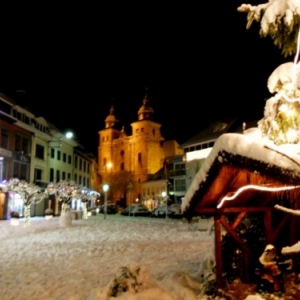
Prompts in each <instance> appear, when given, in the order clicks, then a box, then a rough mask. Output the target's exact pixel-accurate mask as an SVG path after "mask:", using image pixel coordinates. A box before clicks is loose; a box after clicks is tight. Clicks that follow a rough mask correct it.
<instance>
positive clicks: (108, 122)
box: [105, 105, 119, 128]
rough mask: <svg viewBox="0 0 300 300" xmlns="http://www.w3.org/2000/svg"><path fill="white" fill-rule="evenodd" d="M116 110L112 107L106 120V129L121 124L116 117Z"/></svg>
mask: <svg viewBox="0 0 300 300" xmlns="http://www.w3.org/2000/svg"><path fill="white" fill-rule="evenodd" d="M114 113H115V109H114V107H113V105H112V106H111V108H110V110H109V115H108V116H107V117H106V119H105V128H111V127H113V126H114V125H115V123H117V122H119V120H117V118H116V117H115V114H114Z"/></svg>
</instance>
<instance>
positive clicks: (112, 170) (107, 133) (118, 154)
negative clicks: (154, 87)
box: [98, 95, 182, 204]
mask: <svg viewBox="0 0 300 300" xmlns="http://www.w3.org/2000/svg"><path fill="white" fill-rule="evenodd" d="M118 123H119V120H118V119H117V118H116V117H115V114H114V108H113V107H112V108H111V109H110V113H109V115H108V116H107V118H106V119H105V128H104V129H102V130H100V131H99V147H98V171H99V174H100V176H101V179H102V182H103V183H104V182H105V183H108V184H109V185H110V187H111V189H110V194H109V196H110V198H111V200H112V201H113V202H115V201H117V200H119V199H124V198H126V195H127V194H130V198H131V199H134V201H135V202H142V183H143V182H145V181H147V179H148V176H149V175H150V174H155V173H156V172H157V171H158V170H160V169H161V168H162V167H163V163H164V160H165V158H166V157H168V156H172V155H173V154H174V153H176V152H178V151H182V150H181V149H179V146H178V144H177V143H166V142H165V140H164V138H163V137H162V135H161V131H160V130H161V124H159V123H157V122H155V121H154V110H153V109H152V107H151V106H150V105H149V104H148V98H147V95H146V96H145V98H144V99H143V104H142V106H141V107H140V109H139V110H138V112H137V120H136V121H135V122H133V123H131V129H132V134H131V135H127V133H126V132H125V130H124V127H122V128H121V129H118ZM176 144H177V146H178V149H175V148H176ZM128 203H129V200H128V199H127V204H128Z"/></svg>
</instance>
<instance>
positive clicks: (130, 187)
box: [127, 182, 132, 217]
mask: <svg viewBox="0 0 300 300" xmlns="http://www.w3.org/2000/svg"><path fill="white" fill-rule="evenodd" d="M127 189H128V194H129V195H128V198H129V199H128V200H129V201H128V202H129V207H128V216H129V217H130V204H131V189H132V183H131V182H129V183H128V186H127Z"/></svg>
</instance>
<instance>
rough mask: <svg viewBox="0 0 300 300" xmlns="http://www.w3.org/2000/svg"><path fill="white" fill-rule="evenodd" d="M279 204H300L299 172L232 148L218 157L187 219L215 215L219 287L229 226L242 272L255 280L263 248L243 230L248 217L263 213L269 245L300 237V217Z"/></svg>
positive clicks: (194, 197)
mask: <svg viewBox="0 0 300 300" xmlns="http://www.w3.org/2000/svg"><path fill="white" fill-rule="evenodd" d="M220 157H221V158H222V159H220ZM224 197H226V198H225V199H227V200H226V201H224ZM222 199H223V201H224V202H222ZM276 204H279V205H282V206H285V207H288V208H291V209H299V208H300V174H299V173H297V172H293V171H292V170H286V169H283V168H280V167H278V166H276V163H274V164H273V165H272V164H270V163H265V162H263V161H259V160H255V159H249V158H247V157H243V156H241V155H238V154H234V155H233V154H232V153H228V152H226V151H222V153H219V155H218V156H216V158H215V160H214V162H213V163H212V164H211V167H210V169H209V171H208V172H207V177H206V180H205V181H201V182H199V188H198V189H197V190H196V191H195V192H194V194H193V195H192V197H191V199H190V201H189V205H188V206H187V207H186V209H185V210H184V212H183V213H184V216H185V217H186V218H187V219H191V218H192V217H194V216H201V215H210V216H213V217H214V234H215V254H216V256H215V257H216V276H217V287H218V288H222V287H223V285H224V278H223V275H222V274H223V273H224V265H225V264H224V257H223V256H222V238H223V237H222V232H223V231H224V230H223V229H225V230H226V232H227V235H229V236H230V238H231V239H232V241H233V243H235V244H236V245H237V247H238V248H239V249H240V250H241V252H242V253H243V255H242V268H241V270H240V273H242V274H239V275H240V277H241V278H242V279H243V280H244V281H245V282H250V281H251V273H252V272H253V266H254V264H255V263H256V262H257V260H258V251H257V247H254V246H255V245H254V243H253V242H252V244H249V243H247V240H246V241H245V240H244V239H243V238H242V237H241V235H240V234H239V232H238V230H237V228H238V227H239V225H240V224H241V222H243V220H244V219H245V218H246V217H247V216H249V215H256V216H258V215H259V216H260V217H261V219H262V226H261V227H262V228H261V230H262V232H263V236H264V238H263V244H264V245H263V246H265V245H267V244H273V245H276V247H279V248H280V247H283V246H287V245H293V244H294V243H295V242H297V241H298V240H299V239H300V217H299V216H293V215H291V214H286V213H283V212H282V211H278V210H277V209H275V208H274V206H275V205H276ZM251 225H255V224H250V226H251ZM222 227H223V228H222ZM261 247H262V246H261ZM260 250H261V248H260Z"/></svg>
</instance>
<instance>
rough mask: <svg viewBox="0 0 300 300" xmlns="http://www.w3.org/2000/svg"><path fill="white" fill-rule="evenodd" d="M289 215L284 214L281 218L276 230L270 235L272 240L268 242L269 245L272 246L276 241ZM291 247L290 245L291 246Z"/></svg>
mask: <svg viewBox="0 0 300 300" xmlns="http://www.w3.org/2000/svg"><path fill="white" fill-rule="evenodd" d="M290 217H291V216H290V215H288V214H286V215H284V216H283V217H282V219H281V221H280V223H279V224H278V225H277V226H276V228H275V229H274V232H273V234H272V238H271V241H270V244H274V243H275V241H276V240H277V238H278V236H279V234H280V233H281V231H282V229H283V227H284V225H285V224H286V223H287V222H288V221H289V220H290ZM291 245H292V244H291Z"/></svg>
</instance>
